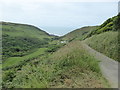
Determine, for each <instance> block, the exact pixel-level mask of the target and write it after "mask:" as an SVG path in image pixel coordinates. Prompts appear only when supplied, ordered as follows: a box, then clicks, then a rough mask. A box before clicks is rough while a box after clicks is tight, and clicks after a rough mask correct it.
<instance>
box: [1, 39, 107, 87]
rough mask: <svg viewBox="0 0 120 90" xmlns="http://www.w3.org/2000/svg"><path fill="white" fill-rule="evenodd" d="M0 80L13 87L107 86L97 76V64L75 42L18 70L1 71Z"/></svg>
mask: <svg viewBox="0 0 120 90" xmlns="http://www.w3.org/2000/svg"><path fill="white" fill-rule="evenodd" d="M70 48H71V49H70ZM15 71H16V73H15ZM3 81H4V82H3V86H4V87H16V88H49V87H51V88H75V87H76V88H78V87H79V88H87V87H88V88H90V87H93V88H95V87H97V88H100V87H108V86H109V85H108V83H107V82H106V80H105V79H104V78H103V77H102V75H101V72H100V69H99V66H98V61H97V60H96V59H95V58H94V57H92V56H90V55H89V54H88V53H87V52H86V51H85V50H84V48H83V47H82V45H81V43H80V42H79V41H73V42H71V43H68V44H67V45H65V46H64V47H62V48H60V49H59V50H58V51H56V52H54V53H53V54H46V55H44V56H41V57H39V58H37V59H35V60H32V61H31V62H29V63H27V64H26V65H24V66H23V67H22V68H20V69H17V68H13V69H11V70H8V71H4V73H3Z"/></svg>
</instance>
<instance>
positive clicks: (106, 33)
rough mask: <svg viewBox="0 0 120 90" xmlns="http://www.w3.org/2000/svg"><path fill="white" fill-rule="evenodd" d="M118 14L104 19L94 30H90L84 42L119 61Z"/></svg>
mask: <svg viewBox="0 0 120 90" xmlns="http://www.w3.org/2000/svg"><path fill="white" fill-rule="evenodd" d="M119 24H120V15H118V16H115V17H113V18H110V19H108V20H107V21H105V22H104V23H103V24H102V25H101V26H99V27H98V28H97V29H96V30H94V31H92V32H90V33H89V34H88V35H87V37H90V38H86V40H85V41H86V43H87V44H88V45H89V46H91V47H92V48H94V49H96V50H97V51H99V52H101V53H103V54H105V55H107V56H108V57H110V58H113V59H114V60H116V61H119V55H118V52H119V50H118V49H119V48H118V46H119V45H118V40H119V39H118V31H119V30H120V25H119Z"/></svg>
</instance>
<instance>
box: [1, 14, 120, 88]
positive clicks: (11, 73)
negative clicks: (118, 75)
mask: <svg viewBox="0 0 120 90" xmlns="http://www.w3.org/2000/svg"><path fill="white" fill-rule="evenodd" d="M1 24H2V25H3V27H2V30H3V35H2V37H3V41H2V43H3V63H2V65H1V64H0V65H1V66H2V69H3V71H2V78H3V82H2V86H3V88H108V87H110V85H109V83H108V81H107V80H106V79H105V78H104V77H103V75H102V72H101V70H100V67H99V61H98V60H97V59H96V58H95V57H93V56H92V55H91V54H90V53H89V52H88V51H86V49H85V47H84V46H83V45H84V44H83V42H85V43H86V44H88V45H89V46H90V47H92V48H93V49H95V50H96V51H99V52H101V53H103V54H105V55H106V56H108V57H110V58H113V59H115V60H116V61H118V50H119V49H118V48H119V45H118V30H120V14H119V15H118V16H115V17H113V18H110V19H108V20H107V21H105V22H104V23H103V24H102V25H100V26H88V27H83V28H80V29H76V30H74V31H72V32H70V33H68V34H66V35H64V36H62V37H57V36H54V35H49V34H48V33H46V32H44V31H42V30H40V29H39V28H37V27H35V26H32V25H26V24H16V23H8V22H2V23H1ZM64 40H65V41H68V42H66V43H61V41H64Z"/></svg>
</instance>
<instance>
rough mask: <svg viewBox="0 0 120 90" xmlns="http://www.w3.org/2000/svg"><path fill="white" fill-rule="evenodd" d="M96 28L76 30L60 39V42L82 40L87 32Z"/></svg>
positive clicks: (89, 27)
mask: <svg viewBox="0 0 120 90" xmlns="http://www.w3.org/2000/svg"><path fill="white" fill-rule="evenodd" d="M97 27H98V26H88V27H83V28H80V29H76V30H74V31H72V32H70V33H68V34H66V35H64V36H62V37H61V39H62V40H73V39H82V38H83V36H84V35H86V34H87V33H88V32H90V31H92V30H95V29H96V28H97Z"/></svg>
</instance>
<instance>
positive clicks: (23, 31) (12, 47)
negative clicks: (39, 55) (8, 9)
mask: <svg viewBox="0 0 120 90" xmlns="http://www.w3.org/2000/svg"><path fill="white" fill-rule="evenodd" d="M0 24H2V44H3V59H5V58H8V57H19V56H24V55H27V54H29V53H31V52H34V51H36V49H37V48H41V47H45V45H46V44H48V43H49V42H50V41H51V40H52V38H54V36H50V35H49V34H48V33H46V32H45V31H42V30H41V29H39V28H37V27H35V26H32V25H26V24H17V23H9V22H1V23H0Z"/></svg>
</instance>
